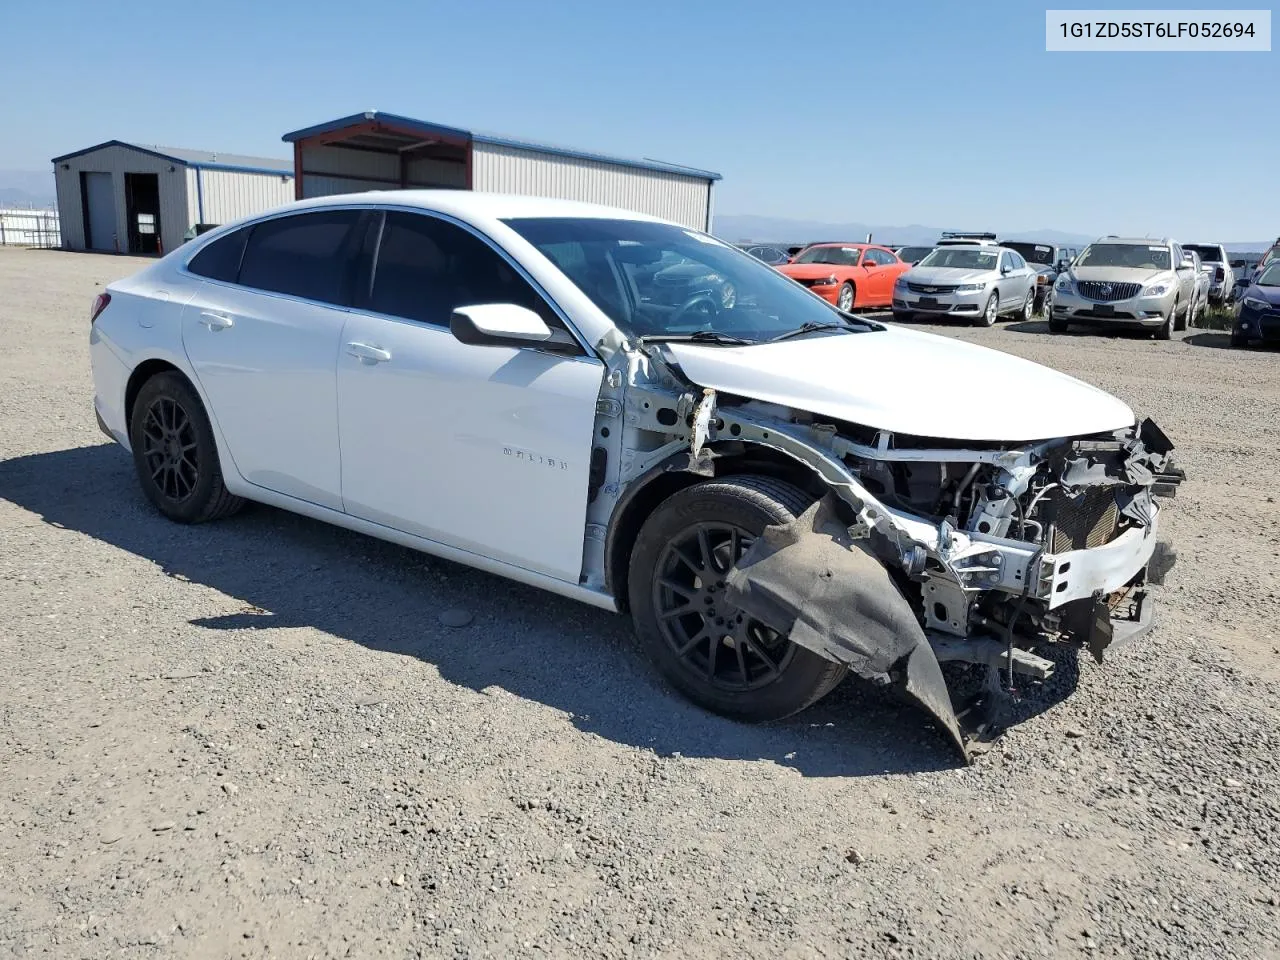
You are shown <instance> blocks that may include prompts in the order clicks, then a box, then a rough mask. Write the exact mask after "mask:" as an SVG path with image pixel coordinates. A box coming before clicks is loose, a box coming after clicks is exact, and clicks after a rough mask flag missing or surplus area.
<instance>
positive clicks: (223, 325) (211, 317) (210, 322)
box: [200, 310, 235, 330]
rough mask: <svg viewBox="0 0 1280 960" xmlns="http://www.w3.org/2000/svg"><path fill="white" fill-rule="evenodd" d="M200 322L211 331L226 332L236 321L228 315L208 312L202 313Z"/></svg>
mask: <svg viewBox="0 0 1280 960" xmlns="http://www.w3.org/2000/svg"><path fill="white" fill-rule="evenodd" d="M200 322H201V323H203V324H204V325H205V326H206V327H208V328H209V329H210V330H225V329H227V327H230V326H234V325H235V321H234V320H232V319H231V318H230V317H228V316H227V315H226V314H224V313H212V312H210V311H208V310H204V311H201V313H200Z"/></svg>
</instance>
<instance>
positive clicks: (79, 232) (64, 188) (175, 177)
mask: <svg viewBox="0 0 1280 960" xmlns="http://www.w3.org/2000/svg"><path fill="white" fill-rule="evenodd" d="M64 165H66V166H67V167H69V169H66V170H64V169H63V166H64ZM171 167H172V168H174V169H173V170H172V171H170V168H171ZM82 172H90V173H109V174H111V183H112V187H113V188H114V192H115V201H116V203H115V206H116V232H117V236H118V243H119V249H120V252H121V253H126V252H128V249H129V234H128V230H127V221H126V211H125V195H124V175H125V174H126V173H154V174H156V175H157V178H158V182H159V186H160V241H161V243H162V244H163V245H164V249H165V250H166V251H169V250H172V249H174V248H175V247H177V246H178V245H179V244H180V243H182V235H183V234H184V233H186V232H187V228H188V227H189V226H190V225H191V224H190V222H189V221H188V220H187V178H186V168H185V167H184V166H182V165H180V164H175V163H173V162H172V161H170V160H162V159H160V158H159V157H153V156H151V155H149V154H146V153H139V152H138V151H137V150H130V149H129V148H128V147H121V146H110V147H103V148H102V149H101V150H94V151H93V152H92V153H85V154H81V155H80V156H78V157H72V158H71V159H70V160H64V161H63V162H62V163H58V164H54V171H53V177H54V184H55V188H56V189H57V192H58V211H59V213H60V214H61V219H62V246H63V248H64V249H67V250H83V249H85V236H84V213H83V210H84V206H83V203H82V201H81V196H80V174H81V173H82Z"/></svg>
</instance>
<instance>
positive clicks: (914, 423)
mask: <svg viewBox="0 0 1280 960" xmlns="http://www.w3.org/2000/svg"><path fill="white" fill-rule="evenodd" d="M668 349H669V350H670V351H671V353H672V355H673V356H674V357H675V359H676V361H677V362H678V363H679V364H680V367H681V369H682V370H684V372H685V374H687V375H688V377H689V379H690V380H692V381H693V382H694V383H696V384H698V385H699V386H702V387H712V388H714V389H716V390H719V391H721V392H722V393H731V394H736V395H739V396H746V397H754V398H756V399H759V400H764V401H767V402H769V403H779V404H783V405H784V406H788V407H792V408H794V409H797V410H810V411H812V412H814V413H820V414H823V415H824V416H828V417H836V418H838V419H841V420H847V421H849V422H851V423H859V424H863V425H865V426H868V427H875V428H876V429H880V430H888V431H891V432H894V433H909V434H914V435H916V436H924V437H939V438H942V439H947V440H974V441H978V440H1009V441H1013V442H1017V443H1021V442H1024V441H1030V440H1045V439H1050V438H1053V437H1070V436H1082V435H1085V434H1090V433H1101V432H1103V431H1107V430H1118V429H1121V428H1124V427H1127V426H1130V425H1132V423H1133V421H1134V415H1133V411H1132V410H1130V409H1129V407H1128V406H1127V405H1125V404H1124V403H1122V402H1121V401H1119V400H1117V399H1116V398H1115V397H1113V396H1111V395H1110V394H1109V393H1105V392H1104V391H1102V390H1099V389H1098V388H1097V387H1093V386H1090V385H1089V384H1087V383H1083V382H1081V381H1080V380H1076V379H1075V378H1074V377H1069V376H1067V375H1066V374H1064V373H1058V372H1057V371H1056V370H1050V369H1049V368H1047V367H1042V366H1040V365H1039V364H1037V363H1032V362H1031V361H1029V360H1023V359H1021V358H1020V357H1014V356H1011V355H1010V354H1007V353H1000V352H999V351H996V350H989V349H987V348H986V347H980V346H977V345H974V344H970V343H965V342H963V341H959V340H952V339H951V338H949V337H941V336H935V335H933V334H929V333H923V332H920V331H916V330H907V329H904V328H901V327H895V326H892V325H886V329H885V330H884V331H883V332H877V333H859V334H844V335H834V336H815V337H808V338H805V339H797V340H784V341H782V342H780V343H773V344H765V345H761V346H752V347H712V346H704V345H700V344H689V343H672V344H669V345H668Z"/></svg>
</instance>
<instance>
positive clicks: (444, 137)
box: [284, 110, 721, 230]
mask: <svg viewBox="0 0 1280 960" xmlns="http://www.w3.org/2000/svg"><path fill="white" fill-rule="evenodd" d="M284 140H285V142H286V143H292V144H293V172H294V189H295V191H296V196H297V198H298V199H300V200H301V199H304V198H308V197H321V196H327V195H329V194H334V193H354V192H359V191H363V190H390V189H409V188H419V187H434V188H441V187H444V188H452V189H457V190H485V191H490V192H494V193H515V194H528V195H534V196H545V197H559V198H561V199H566V200H585V201H589V202H592V203H603V204H608V205H609V206H615V207H624V208H626V209H629V210H637V211H640V212H641V213H648V214H651V215H653V216H658V217H664V218H665V219H668V220H673V221H675V222H676V223H681V224H684V225H686V226H689V227H693V228H696V229H698V230H708V229H710V227H711V216H712V187H713V185H714V184H715V182H716V181H717V180H719V179H721V178H720V174H718V173H712V172H711V171H709V170H699V169H696V168H694V167H685V166H681V165H679V164H674V163H664V162H661V161H658V160H648V159H644V160H629V159H624V158H621V157H611V156H606V155H604V154H598V153H589V152H586V151H582V150H573V149H569V148H566V147H557V146H551V145H550V144H545V143H536V142H533V141H529V140H518V139H515V138H512V137H503V136H497V135H494V134H486V133H477V132H475V131H471V130H463V129H460V128H458V127H449V126H445V125H443V124H439V123H430V122H428V121H425V120H414V119H413V118H411V117H402V116H397V115H395V114H390V113H381V112H379V111H376V110H370V111H368V112H366V113H356V114H352V115H351V116H348V117H341V118H339V119H337V120H330V121H328V122H327V123H321V124H317V125H315V126H312V127H307V128H305V129H302V130H295V131H293V132H292V133H286V134H285V135H284Z"/></svg>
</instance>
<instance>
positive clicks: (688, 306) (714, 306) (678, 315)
mask: <svg viewBox="0 0 1280 960" xmlns="http://www.w3.org/2000/svg"><path fill="white" fill-rule="evenodd" d="M699 306H702V307H705V308H706V309H705V310H704V313H705V314H706V315H707V316H708V317H714V316H717V315H718V314H719V313H720V304H719V303H717V302H716V298H715V297H713V296H712V295H711V294H710V293H707V292H706V291H705V290H703V291H700V292H698V293H695V294H694V295H693V296H692V297H690V298H689V299H688V300H686V301H685V302H684V303H682V304H680V306H678V307H676V312H675V313H673V314H672V315H671V319H670V320H668V321H667V323H668V324H670V325H671V326H673V327H674V326H676V325H677V324H679V322H680V321H681V320H683V319H684V318H685V314H687V313H690V312H691V311H692V310H693V309H694V307H699Z"/></svg>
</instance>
